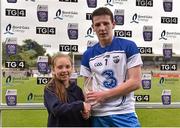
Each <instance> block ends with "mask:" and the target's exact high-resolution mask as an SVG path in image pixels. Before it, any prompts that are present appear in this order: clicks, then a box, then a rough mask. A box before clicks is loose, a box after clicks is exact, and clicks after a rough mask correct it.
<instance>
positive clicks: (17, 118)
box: [2, 78, 180, 127]
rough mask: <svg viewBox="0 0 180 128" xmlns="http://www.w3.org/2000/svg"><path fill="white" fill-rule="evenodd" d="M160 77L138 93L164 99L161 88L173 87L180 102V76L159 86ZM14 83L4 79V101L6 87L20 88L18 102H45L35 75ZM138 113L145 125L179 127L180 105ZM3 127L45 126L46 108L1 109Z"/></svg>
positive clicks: (173, 95)
mask: <svg viewBox="0 0 180 128" xmlns="http://www.w3.org/2000/svg"><path fill="white" fill-rule="evenodd" d="M158 83H159V79H158V78H156V79H155V78H153V80H152V87H151V89H150V90H143V89H140V90H138V91H136V94H141V95H143V94H146V95H150V102H161V93H162V89H170V90H171V93H172V102H180V94H179V90H180V80H178V81H175V82H174V83H172V82H171V83H168V82H167V83H164V84H163V86H162V87H161V86H159V85H158ZM12 84H14V86H9V85H8V86H6V85H5V80H4V79H3V89H2V90H3V93H2V98H3V103H5V91H6V90H7V89H17V93H18V94H17V97H18V98H17V100H18V103H28V102H38V103H41V102H43V98H42V96H43V88H44V86H43V85H36V79H35V78H30V79H29V80H24V81H14V82H13V83H12ZM78 84H79V85H80V86H82V79H81V78H80V79H78ZM30 93H32V94H33V96H34V97H33V98H32V99H31V100H28V95H29V94H30ZM136 111H137V114H138V117H139V120H140V122H141V125H142V127H180V122H179V120H180V115H179V114H178V113H180V109H137V110H136ZM2 116H3V120H2V123H3V127H46V124H47V112H46V110H5V111H2Z"/></svg>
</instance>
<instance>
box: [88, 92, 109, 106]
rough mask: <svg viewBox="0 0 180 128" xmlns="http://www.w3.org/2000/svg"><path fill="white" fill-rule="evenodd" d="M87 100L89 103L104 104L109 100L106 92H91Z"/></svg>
mask: <svg viewBox="0 0 180 128" xmlns="http://www.w3.org/2000/svg"><path fill="white" fill-rule="evenodd" d="M86 98H87V101H88V102H97V103H102V102H104V101H105V100H106V99H107V92H106V91H103V92H102V91H98V92H95V91H91V92H88V93H87V94H86Z"/></svg>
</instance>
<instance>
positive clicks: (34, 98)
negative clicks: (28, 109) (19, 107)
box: [27, 92, 43, 102]
mask: <svg viewBox="0 0 180 128" xmlns="http://www.w3.org/2000/svg"><path fill="white" fill-rule="evenodd" d="M37 100H38V101H39V100H40V101H42V100H43V95H42V94H33V93H32V92H30V93H29V94H28V96H27V101H28V102H31V101H37Z"/></svg>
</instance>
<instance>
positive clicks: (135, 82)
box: [80, 7, 142, 127]
mask: <svg viewBox="0 0 180 128" xmlns="http://www.w3.org/2000/svg"><path fill="white" fill-rule="evenodd" d="M92 27H93V30H94V32H96V34H97V37H98V39H99V43H97V44H96V45H94V46H93V47H91V48H88V49H87V51H85V53H84V54H83V58H82V65H81V71H80V72H81V75H83V76H84V77H85V82H86V81H87V80H89V77H91V76H92V77H93V79H92V91H90V92H88V93H87V94H86V97H87V100H88V101H91V102H93V103H95V102H96V103H98V104H97V105H95V106H93V109H92V123H93V124H92V125H93V126H95V127H140V124H139V121H138V119H137V115H136V113H135V107H134V104H135V101H134V92H133V91H135V90H137V89H139V88H140V86H141V65H142V60H141V55H140V53H139V50H138V48H137V46H136V44H135V43H134V42H133V41H130V40H126V39H121V38H116V37H113V29H114V28H115V21H114V19H113V14H112V12H111V11H110V10H109V9H108V8H106V7H100V8H98V9H96V10H95V11H94V12H93V13H92ZM92 74H93V75H92ZM86 83H87V82H86Z"/></svg>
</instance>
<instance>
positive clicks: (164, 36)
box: [159, 30, 180, 40]
mask: <svg viewBox="0 0 180 128" xmlns="http://www.w3.org/2000/svg"><path fill="white" fill-rule="evenodd" d="M177 36H180V33H179V32H167V31H166V30H163V31H162V32H161V37H160V38H159V40H162V39H163V40H167V38H177Z"/></svg>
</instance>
